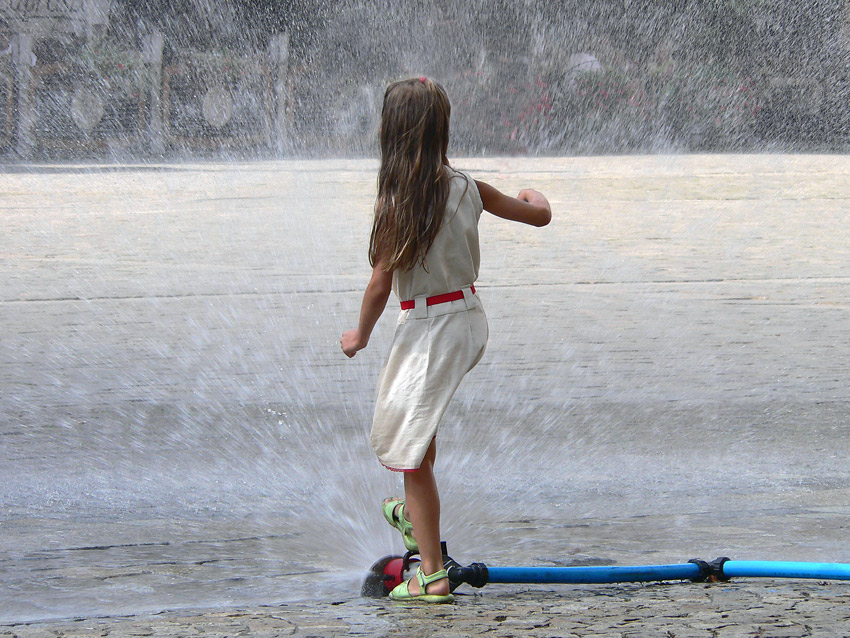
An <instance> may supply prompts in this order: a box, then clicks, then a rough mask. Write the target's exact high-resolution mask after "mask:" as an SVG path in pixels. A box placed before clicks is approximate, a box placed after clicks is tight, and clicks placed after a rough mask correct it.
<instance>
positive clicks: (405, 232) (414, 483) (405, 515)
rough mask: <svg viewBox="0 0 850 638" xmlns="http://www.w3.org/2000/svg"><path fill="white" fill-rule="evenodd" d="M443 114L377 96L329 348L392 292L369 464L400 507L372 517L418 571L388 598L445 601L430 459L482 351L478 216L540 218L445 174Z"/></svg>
mask: <svg viewBox="0 0 850 638" xmlns="http://www.w3.org/2000/svg"><path fill="white" fill-rule="evenodd" d="M450 111H451V107H450V105H449V100H448V97H447V96H446V92H445V91H444V90H443V88H442V87H441V86H440V85H439V84H437V83H436V82H434V81H433V80H430V79H428V78H424V77H423V78H414V79H410V80H403V81H401V82H396V83H394V84H391V85H390V86H389V87H388V88H387V90H386V93H385V94H384V106H383V110H382V112H381V130H380V141H381V168H380V171H379V173H378V198H377V201H376V203H375V217H374V221H373V224H372V234H371V238H370V241H369V263H370V265H371V266H372V277H371V279H370V281H369V284H368V285H367V286H366V292H365V294H364V295H363V303H362V305H361V308H360V320H359V322H358V326H357V328H355V329H354V330H348V331H347V332H345V333H344V334H343V335H342V340H341V342H340V343H341V345H342V350H343V352H345V354H346V355H347V356H348V357H353V356H354V355H355V354H356V353H357V351H358V350H361V349H363V348H365V347H366V344H367V343H368V342H369V336H370V335H371V333H372V329H373V328H374V326H375V323H376V322H377V320H378V318H379V317H380V316H381V314H382V313H383V311H384V307H385V306H386V303H387V299H388V297H389V294H390V290H391V289H392V290H394V291H395V293H396V295H397V296H398V298H399V300H400V301H401V315H400V316H399V320H398V326H397V328H396V332H395V336H394V338H393V344H392V347H391V349H390V353H389V356H388V358H387V361H386V363H385V364H384V367H383V370H382V371H381V375H380V377H379V380H378V392H377V397H376V405H375V416H374V419H373V422H372V433H371V442H372V447H373V448H374V449H375V452H376V453H377V455H378V458H379V459H380V461H381V463H383V464H384V465H385V466H386V467H387V468H389V469H391V470H395V471H399V472H403V473H404V494H405V498H404V500H402V499H399V498H390V499H386V500H385V501H384V503H383V511H384V517H385V518H386V519H387V521H388V522H389V523H390V525H392V526H393V527H396V528H398V530H399V531H400V532H401V534H402V538H403V540H404V544H405V547H407V549H408V550H410V551H413V552H417V551H418V552H419V554H420V558H421V563H420V564H419V568H418V569H417V572H416V577H415V578H413V579H411V580H410V581H408V582H405V583H402V584H401V585H399V586H398V587H396V588H395V589H394V590H393V591H392V592H391V593H390V598H392V599H393V600H416V601H422V602H451V601H452V600H454V597H453V596H452V594H451V593H450V589H449V582H448V578H447V575H446V570H445V569H444V568H443V559H442V552H441V551H440V499H439V496H438V494H437V485H436V482H435V480H434V459H435V456H436V433H437V427H438V425H439V423H440V419H441V417H442V416H443V413H444V412H445V410H446V407H447V406H448V403H449V401H450V400H451V398H452V395H453V394H454V392H455V390H456V389H457V387H458V385H459V384H460V382H461V379H462V378H463V376H464V375H465V374H466V373H467V372H468V371H469V370H470V369H472V367H473V366H474V365H475V364H476V363H478V360H479V359H480V358H481V355H482V354H483V353H484V347H485V345H486V343H487V334H488V333H487V319H486V317H485V316H484V310H483V308H482V306H481V301H480V300H479V298H478V295H477V294H476V292H475V286H474V285H473V284H474V282H475V280H476V279H477V278H478V264H479V250H478V219H479V217H480V215H481V211H482V209H484V210H487V211H488V212H490V213H493V214H494V215H497V216H498V217H502V218H504V219H509V220H513V221H518V222H523V223H526V224H531V225H534V226H545V225H546V224H548V223H549V221H550V219H551V217H552V212H551V208H550V206H549V202H548V201H547V200H546V198H545V197H544V196H543V195H542V194H540V193H538V192H536V191H533V190H523V191H520V193H519V195H518V196H517V197H516V198H514V197H509V196H507V195H503V194H502V193H500V192H499V191H498V190H496V189H495V188H493V187H492V186H488V185H487V184H484V183H482V182H477V181H473V180H472V179H471V178H470V177H469V176H468V175H466V174H465V173H460V172H458V171H456V170H455V169H453V168H452V167H451V166H450V165H449V161H448V159H447V158H446V150H447V148H448V143H449V114H450Z"/></svg>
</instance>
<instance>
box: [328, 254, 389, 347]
mask: <svg viewBox="0 0 850 638" xmlns="http://www.w3.org/2000/svg"><path fill="white" fill-rule="evenodd" d="M392 286H393V274H392V272H387V271H385V270H384V262H383V261H379V262H378V263H377V264H375V267H374V268H373V269H372V278H371V279H370V280H369V283H368V285H367V286H366V292H364V293H363V303H362V304H361V305H360V321H359V322H358V323H357V327H356V328H355V329H354V330H347V331H346V332H344V333H343V334H342V339H341V340H340V344H341V345H342V351H343V352H344V353H345V354H346V356H347V357H349V358H351V357H353V356H354V355H355V354H357V351H358V350H362V349H363V348H365V347H366V344H368V343H369V337H370V336H371V335H372V329H373V328H374V327H375V324H376V323H377V322H378V319H379V318H380V316H381V314H382V313H383V312H384V308H385V307H386V305H387V299H389V296H390V291H391V290H392Z"/></svg>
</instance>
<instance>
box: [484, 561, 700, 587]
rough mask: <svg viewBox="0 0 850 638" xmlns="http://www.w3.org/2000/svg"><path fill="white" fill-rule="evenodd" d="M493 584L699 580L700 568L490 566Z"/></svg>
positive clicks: (687, 566) (489, 575)
mask: <svg viewBox="0 0 850 638" xmlns="http://www.w3.org/2000/svg"><path fill="white" fill-rule="evenodd" d="M487 576H488V582H491V583H583V584H592V583H597V584H598V583H629V582H634V583H638V582H650V581H655V580H696V579H698V578H700V568H699V566H698V565H695V564H693V563H686V564H683V565H647V566H637V567H626V566H613V567H487Z"/></svg>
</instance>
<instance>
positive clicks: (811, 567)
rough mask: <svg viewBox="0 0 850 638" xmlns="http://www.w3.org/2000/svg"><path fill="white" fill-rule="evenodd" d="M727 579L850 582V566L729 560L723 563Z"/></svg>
mask: <svg viewBox="0 0 850 638" xmlns="http://www.w3.org/2000/svg"><path fill="white" fill-rule="evenodd" d="M723 575H724V576H726V577H727V578H817V579H821V580H850V565H844V564H842V563H795V562H787V561H765V560H729V561H726V562H725V563H723Z"/></svg>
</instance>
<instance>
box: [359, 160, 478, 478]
mask: <svg viewBox="0 0 850 638" xmlns="http://www.w3.org/2000/svg"><path fill="white" fill-rule="evenodd" d="M446 170H447V171H448V172H449V174H450V176H451V188H450V192H449V198H448V204H447V205H446V212H445V217H444V218H443V223H442V225H441V227H440V230H439V232H438V233H437V236H436V238H435V239H434V243H433V244H432V246H431V248H430V249H429V251H428V254H427V255H426V258H425V266H426V267H427V270H426V269H425V268H423V267H422V266H417V267H415V268H413V269H412V270H409V271H404V272H399V271H396V272H395V273H394V274H393V291H394V292H395V294H396V295H397V296H398V298H399V301H407V300H415V304H416V305H415V308H413V309H410V310H402V311H401V314H400V315H399V318H398V325H397V326H396V331H395V336H394V337H393V344H392V347H391V348H390V353H389V355H388V357H387V360H386V363H385V364H384V367H383V369H382V370H381V374H380V377H379V378H378V391H377V396H376V402H375V416H374V419H373V421H372V433H371V442H372V447H373V448H374V449H375V452H376V454H377V455H378V458H379V459H380V461H381V463H383V464H384V465H385V466H386V467H387V468H389V469H391V470H396V471H402V472H404V471H412V470H415V469H417V468H418V467H419V465H420V464H421V463H422V459H423V458H424V457H425V453H426V452H427V450H428V446H429V445H430V444H431V441H432V440H433V439H434V437H435V436H436V434H437V428H438V427H439V424H440V419H441V418H442V416H443V413H444V412H445V411H446V408H447V407H448V405H449V401H451V398H452V396H453V395H454V393H455V390H457V387H458V386H459V385H460V382H461V380H462V379H463V377H464V375H466V373H467V372H469V370H471V369H472V368H473V366H475V364H476V363H478V361H479V360H480V359H481V356H482V355H483V354H484V348H485V347H486V345H487V336H488V328H487V317H486V316H485V315H484V309H483V308H482V306H481V301H480V300H479V298H478V295H477V294H474V293H473V292H472V291H471V290H470V287H471V286H472V284H473V283H474V282H475V280H476V279H477V278H478V266H479V262H480V254H479V249H478V220H479V218H480V217H481V211H482V210H483V205H482V203H481V196H480V195H479V193H478V187H477V186H476V185H475V182H474V181H473V179H472V178H471V177H469V176H468V175H467V174H465V173H461V172H459V171H455V170H454V169H452V168H450V167H446ZM457 290H462V291H463V298H462V299H458V300H456V301H450V302H446V303H441V304H435V305H432V306H427V305H426V302H425V300H426V298H427V297H431V296H434V295H440V294H443V293H448V292H454V291H457Z"/></svg>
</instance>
